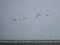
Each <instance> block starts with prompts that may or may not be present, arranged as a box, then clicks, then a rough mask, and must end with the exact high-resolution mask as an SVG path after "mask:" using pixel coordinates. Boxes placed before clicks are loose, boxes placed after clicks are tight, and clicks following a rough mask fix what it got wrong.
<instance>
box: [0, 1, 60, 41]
mask: <svg viewBox="0 0 60 45" xmlns="http://www.w3.org/2000/svg"><path fill="white" fill-rule="evenodd" d="M46 12H47V14H48V15H49V16H44V15H46ZM38 13H41V14H42V16H40V17H39V18H36V17H35V14H38ZM25 17H27V18H26V19H25ZM1 39H7V40H8V39H14V40H32V39H33V40H46V39H48V40H49V39H54V40H57V39H58V40H60V0H0V40H1Z"/></svg>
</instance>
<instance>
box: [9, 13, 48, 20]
mask: <svg viewBox="0 0 60 45" xmlns="http://www.w3.org/2000/svg"><path fill="white" fill-rule="evenodd" d="M34 16H35V18H40V17H41V16H49V15H48V14H47V13H46V14H41V13H37V14H34ZM28 18H29V17H27V16H26V17H22V18H20V19H15V18H10V19H11V20H13V21H17V20H18V21H22V20H27V19H28Z"/></svg>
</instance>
